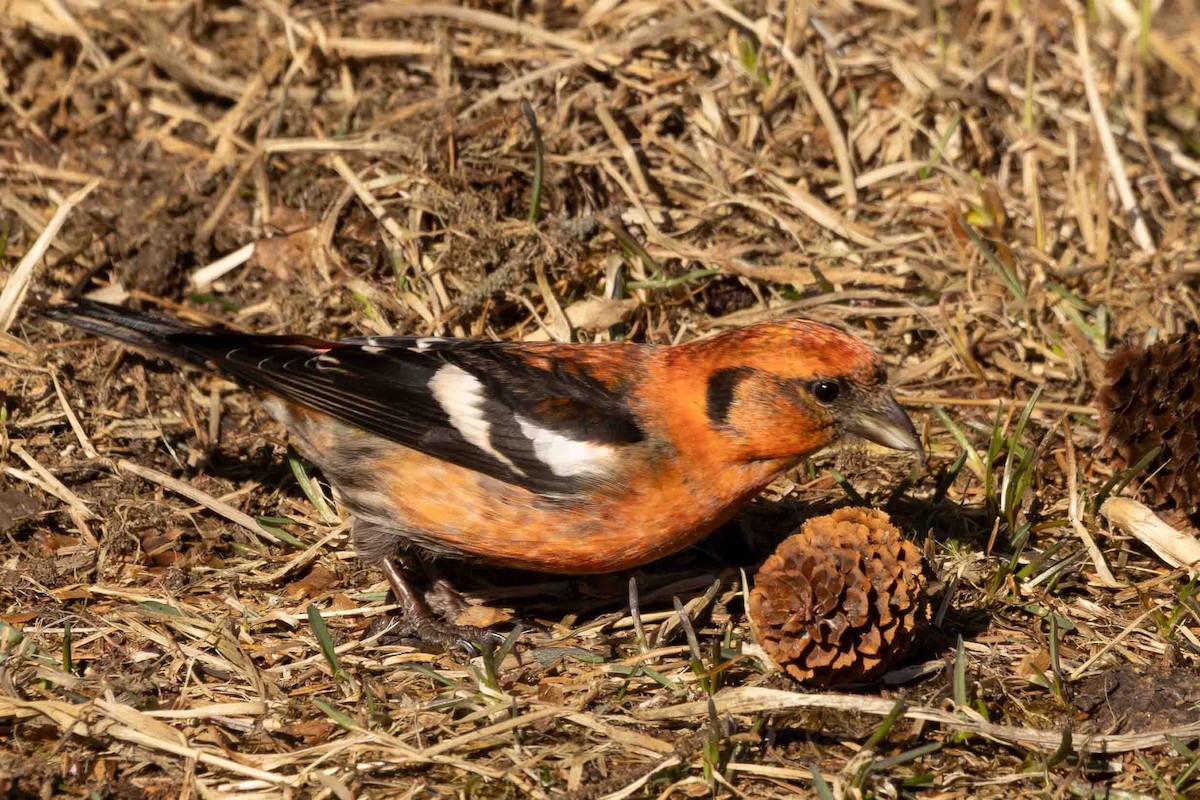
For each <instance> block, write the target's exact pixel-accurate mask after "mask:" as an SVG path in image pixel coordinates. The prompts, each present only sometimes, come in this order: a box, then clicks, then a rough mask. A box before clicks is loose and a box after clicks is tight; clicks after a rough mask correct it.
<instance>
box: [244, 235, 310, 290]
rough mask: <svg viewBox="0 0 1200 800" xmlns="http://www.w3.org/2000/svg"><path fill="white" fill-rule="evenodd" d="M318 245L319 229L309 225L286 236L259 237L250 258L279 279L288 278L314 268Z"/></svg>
mask: <svg viewBox="0 0 1200 800" xmlns="http://www.w3.org/2000/svg"><path fill="white" fill-rule="evenodd" d="M318 246H319V240H318V232H317V229H316V228H315V227H308V228H304V229H302V230H298V231H295V232H294V233H289V234H287V235H285V236H273V237H271V238H270V239H259V240H258V241H257V242H255V243H254V255H253V256H252V257H251V259H250V260H251V261H252V262H253V263H255V264H257V265H258V266H260V267H262V268H263V269H265V270H267V271H269V272H270V273H271V274H272V275H274V276H275V277H276V278H278V279H279V280H287V279H288V278H291V277H293V276H294V275H296V274H297V273H300V272H306V271H308V270H311V269H313V268H314V266H315V264H314V262H313V256H314V254H315V253H316V251H317V247H318Z"/></svg>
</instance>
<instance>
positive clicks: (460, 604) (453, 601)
mask: <svg viewBox="0 0 1200 800" xmlns="http://www.w3.org/2000/svg"><path fill="white" fill-rule="evenodd" d="M420 561H421V566H422V567H423V568H424V570H425V576H426V577H427V578H428V579H429V588H428V589H426V590H425V602H426V603H428V604H429V607H430V608H431V609H433V612H434V613H435V614H438V615H439V616H441V617H442V619H444V620H446V621H447V622H454V621H455V620H456V619H458V618H459V616H460V615H461V614H462V613H463V612H464V611H466V610H467V609H468V608H470V604H469V603H468V602H467V601H466V598H464V597H463V596H462V593H460V592H459V591H458V589H456V588H455V587H454V584H453V583H451V582H450V581H449V580H447V579H446V578H445V577H443V576H442V573H441V570H439V569H438V568H437V565H436V564H435V563H434V562H433V561H431V560H427V559H420Z"/></svg>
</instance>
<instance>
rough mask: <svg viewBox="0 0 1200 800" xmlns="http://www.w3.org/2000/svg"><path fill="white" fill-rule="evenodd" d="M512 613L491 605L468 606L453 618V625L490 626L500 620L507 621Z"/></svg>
mask: <svg viewBox="0 0 1200 800" xmlns="http://www.w3.org/2000/svg"><path fill="white" fill-rule="evenodd" d="M510 619H512V614H509V613H507V612H504V611H501V610H500V609H498V608H492V607H491V606H468V607H467V608H466V609H464V610H463V612H462V613H461V614H459V615H458V616H457V617H455V619H454V624H455V625H473V626H475V627H476V628H490V627H491V626H493V625H496V624H498V623H501V622H508V621H509V620H510Z"/></svg>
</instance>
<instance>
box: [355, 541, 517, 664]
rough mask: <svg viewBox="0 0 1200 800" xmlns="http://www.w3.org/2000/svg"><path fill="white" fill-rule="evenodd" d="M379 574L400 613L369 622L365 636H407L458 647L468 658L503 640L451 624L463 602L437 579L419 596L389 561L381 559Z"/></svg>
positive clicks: (404, 574) (472, 627)
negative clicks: (390, 589) (382, 574)
mask: <svg viewBox="0 0 1200 800" xmlns="http://www.w3.org/2000/svg"><path fill="white" fill-rule="evenodd" d="M383 573H384V575H385V576H387V580H388V584H389V585H391V587H392V593H393V594H394V595H395V596H396V602H397V603H398V604H399V606H400V613H399V614H397V615H395V616H391V617H386V618H381V619H380V620H378V621H376V622H374V623H372V624H371V626H369V627H368V628H367V635H368V636H372V635H375V634H379V635H381V636H389V637H391V636H401V637H403V636H406V635H407V636H411V637H415V638H417V639H420V640H421V641H423V642H427V643H429V644H434V645H439V646H441V647H444V648H446V649H457V648H462V649H464V650H466V651H467V652H468V653H469V654H471V655H474V654H475V652H477V651H482V650H484V649H487V648H489V647H495V646H497V645H499V644H502V643H503V642H504V641H505V639H506V638H507V636H506V634H505V633H503V632H501V631H498V630H495V629H492V628H480V627H477V626H475V625H457V624H455V623H454V622H452V621H451V620H452V619H453V618H454V617H457V616H458V614H459V613H461V612H462V611H463V610H464V609H465V608H466V607H467V603H466V601H465V600H463V599H462V596H461V595H460V594H458V592H457V591H455V590H454V588H453V587H452V586H450V585H449V584H448V583H446V582H445V581H443V580H438V581H437V582H435V584H434V587H433V588H432V589H430V590H429V591H428V592H426V593H425V594H420V593H418V592H417V591H416V590H415V589H414V588H413V585H412V581H411V578H412V576H411V575H410V574H409V573H408V572H407V570H405V569H404V568H403V567H401V566H399V565H398V564H397V563H396V562H395V561H394V560H393V559H391V558H388V559H384V561H383ZM430 600H433V604H434V605H435V606H436V612H435V610H434V609H433V608H431V607H430ZM452 614H453V616H451V615H452Z"/></svg>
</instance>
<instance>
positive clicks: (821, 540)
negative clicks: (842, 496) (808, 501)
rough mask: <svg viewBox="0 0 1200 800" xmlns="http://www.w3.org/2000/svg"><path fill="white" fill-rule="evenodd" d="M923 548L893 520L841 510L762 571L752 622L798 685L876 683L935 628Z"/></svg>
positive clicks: (810, 524)
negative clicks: (921, 634) (921, 632)
mask: <svg viewBox="0 0 1200 800" xmlns="http://www.w3.org/2000/svg"><path fill="white" fill-rule="evenodd" d="M927 577H928V576H927V573H926V568H925V562H924V559H922V557H921V551H920V550H919V549H918V548H917V546H916V545H914V544H913V543H912V542H909V541H906V540H905V539H904V538H902V536H901V534H900V531H898V530H897V529H896V528H895V526H893V525H892V524H891V522H890V521H889V520H888V516H887V514H884V513H883V512H882V511H876V510H874V509H865V508H839V509H838V510H836V511H834V512H833V513H832V514H828V515H826V516H823V517H816V518H814V519H810V520H808V521H807V522H805V523H804V526H803V527H802V528H801V529H800V532H799V533H797V534H795V535H794V536H791V537H789V538H788V539H785V540H784V541H783V542H782V543H781V544H780V545H779V547H778V548H776V550H775V552H774V553H773V554H772V555H771V557H770V558H768V559H767V560H766V562H765V563H764V564H763V565H762V567H761V568H760V569H759V570H758V574H757V575H756V576H755V579H754V588H753V589H752V590H751V592H750V621H751V624H752V625H753V627H754V632H755V635H756V636H757V637H758V641H759V643H760V644H761V645H762V646H763V649H765V650H766V651H767V654H768V655H769V656H770V657H771V658H772V659H774V660H775V663H776V664H778V665H779V666H780V667H781V668H783V669H785V670H787V672H788V674H790V675H791V676H792V677H793V678H795V679H796V680H798V681H804V682H807V683H812V684H819V685H830V684H837V683H852V682H857V681H865V680H870V679H871V678H873V677H876V676H878V675H879V674H881V673H882V672H884V671H885V670H886V669H887V668H888V667H889V666H890V665H892V664H894V663H896V662H897V661H898V660H899V659H900V658H902V657H903V656H904V654H905V652H906V651H907V650H908V647H909V645H910V644H911V643H912V640H913V636H914V634H915V633H916V631H917V629H918V628H919V627H920V626H922V625H924V624H926V623H927V622H928V621H929V599H928V597H926V595H925V581H926V578H927Z"/></svg>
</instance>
